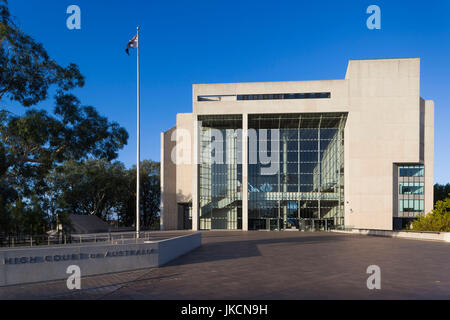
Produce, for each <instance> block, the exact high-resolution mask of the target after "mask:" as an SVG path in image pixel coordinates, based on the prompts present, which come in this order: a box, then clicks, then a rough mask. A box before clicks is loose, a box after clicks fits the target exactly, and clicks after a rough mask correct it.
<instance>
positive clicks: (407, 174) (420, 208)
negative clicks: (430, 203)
mask: <svg viewBox="0 0 450 320" xmlns="http://www.w3.org/2000/svg"><path fill="white" fill-rule="evenodd" d="M424 176H425V167H424V166H423V165H421V164H405V165H403V164H402V165H399V166H398V184H399V188H398V190H399V204H398V208H399V210H398V211H399V217H401V218H412V217H416V216H417V215H418V214H421V213H424V210H425V196H424V194H425V178H424Z"/></svg>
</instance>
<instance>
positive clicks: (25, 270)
mask: <svg viewBox="0 0 450 320" xmlns="http://www.w3.org/2000/svg"><path fill="white" fill-rule="evenodd" d="M199 246H201V234H200V233H195V234H190V235H186V236H180V237H177V238H172V239H167V240H162V241H155V242H142V243H138V244H130V243H128V244H118V245H117V244H116V245H113V244H103V245H84V246H81V245H80V246H65V247H64V246H61V247H36V248H24V249H5V250H0V286H9V285H16V284H24V283H33V282H43V281H52V280H62V279H67V277H68V276H69V275H68V274H66V271H67V268H68V267H69V266H71V265H76V266H79V267H80V269H81V276H82V277H85V276H92V275H99V274H105V273H114V272H122V271H130V270H137V269H145V268H154V267H159V266H162V265H164V264H166V263H168V262H170V261H171V260H173V259H175V258H177V257H179V256H181V255H183V254H186V253H188V252H189V251H191V250H193V249H195V248H197V247H199Z"/></svg>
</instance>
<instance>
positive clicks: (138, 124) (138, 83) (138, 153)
mask: <svg viewBox="0 0 450 320" xmlns="http://www.w3.org/2000/svg"><path fill="white" fill-rule="evenodd" d="M140 167H141V92H140V77H139V27H137V163H136V239H139V231H140V225H139V223H140V209H141V205H140V204H141V201H140V197H141V193H140V177H141V176H140V172H141V170H140V169H141V168H140Z"/></svg>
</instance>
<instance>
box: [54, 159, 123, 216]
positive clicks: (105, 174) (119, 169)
mask: <svg viewBox="0 0 450 320" xmlns="http://www.w3.org/2000/svg"><path fill="white" fill-rule="evenodd" d="M46 180H47V184H48V185H49V186H51V188H50V189H51V190H52V192H53V199H52V202H53V203H57V204H58V206H59V208H60V209H63V210H66V211H68V212H70V213H71V214H81V215H96V216H98V217H99V218H101V219H103V220H108V219H109V218H110V216H111V215H112V214H114V213H115V212H116V208H117V207H118V205H119V203H120V199H121V198H122V197H123V194H124V192H126V191H127V190H126V185H127V182H128V181H127V175H126V169H125V166H124V165H123V164H122V163H120V162H113V163H111V162H109V161H107V160H87V161H83V162H76V161H73V160H71V161H66V162H65V163H64V164H63V165H61V166H59V167H57V168H55V169H54V170H53V171H52V172H51V174H50V175H49V176H48V178H47V179H46Z"/></svg>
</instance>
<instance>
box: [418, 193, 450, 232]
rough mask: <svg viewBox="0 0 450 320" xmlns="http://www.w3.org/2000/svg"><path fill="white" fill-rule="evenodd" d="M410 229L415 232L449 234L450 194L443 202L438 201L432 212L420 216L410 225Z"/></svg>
mask: <svg viewBox="0 0 450 320" xmlns="http://www.w3.org/2000/svg"><path fill="white" fill-rule="evenodd" d="M412 229H413V230H417V231H436V232H450V194H448V197H447V198H446V199H445V200H440V201H438V202H437V203H436V205H435V206H434V209H433V211H432V212H430V213H428V214H427V215H423V216H420V217H419V218H418V219H417V220H416V221H414V222H413V223H412Z"/></svg>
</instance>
